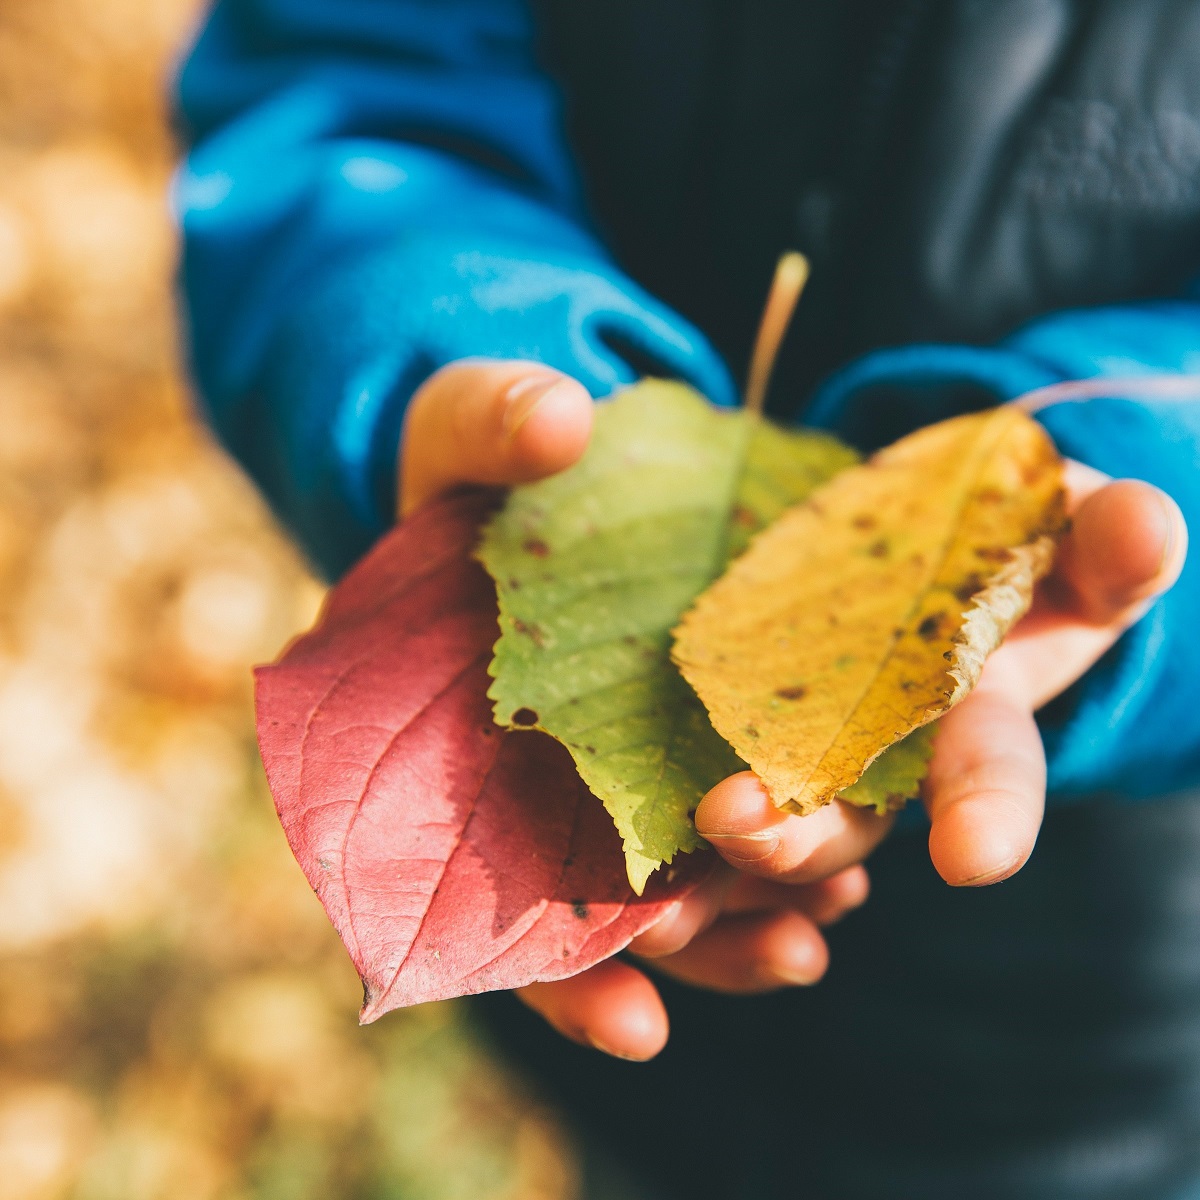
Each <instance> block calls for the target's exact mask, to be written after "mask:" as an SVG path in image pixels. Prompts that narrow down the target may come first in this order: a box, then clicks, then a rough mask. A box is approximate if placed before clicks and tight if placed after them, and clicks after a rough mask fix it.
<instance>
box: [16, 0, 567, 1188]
mask: <svg viewBox="0 0 1200 1200" xmlns="http://www.w3.org/2000/svg"><path fill="white" fill-rule="evenodd" d="M197 15H198V7H197V3H196V0H150V2H148V3H147V2H146V0H3V3H2V4H0V1198H2V1200H58V1198H60V1197H62V1198H70V1200H210V1198H211V1200H251V1198H253V1200H309V1198H312V1200H317V1198H320V1200H343V1198H346V1200H376V1198H379V1200H382V1198H385V1197H386V1198H388V1200H393V1198H395V1200H451V1198H454V1200H458V1198H462V1200H560V1198H561V1200H566V1198H568V1197H571V1196H573V1195H575V1192H576V1183H575V1178H574V1170H573V1167H572V1165H571V1159H570V1155H569V1153H568V1150H567V1147H566V1145H565V1143H564V1141H563V1138H562V1135H561V1133H560V1132H559V1130H558V1129H557V1127H556V1126H555V1125H554V1123H553V1121H552V1119H551V1118H550V1117H549V1116H548V1115H547V1114H546V1113H545V1112H544V1111H541V1110H540V1109H538V1108H537V1107H536V1106H535V1105H534V1104H533V1103H531V1101H530V1100H529V1099H528V1097H527V1096H525V1095H524V1094H523V1093H522V1092H521V1091H520V1089H519V1088H518V1087H517V1086H516V1085H515V1084H514V1082H513V1081H511V1080H509V1079H508V1078H506V1077H505V1076H504V1075H503V1074H502V1073H501V1072H500V1071H499V1070H498V1069H497V1067H496V1065H495V1064H494V1063H492V1062H491V1061H490V1060H489V1059H488V1058H487V1057H486V1055H485V1053H484V1051H483V1050H482V1048H481V1047H480V1046H479V1045H478V1044H477V1043H476V1042H475V1041H474V1040H473V1037H472V1035H471V1033H470V1030H469V1029H468V1028H467V1027H466V1026H465V1024H464V1022H463V1018H462V1013H461V1010H460V1009H459V1008H457V1007H456V1006H454V1005H439V1006H431V1007H429V1008H426V1009H421V1010H417V1011H414V1012H410V1013H401V1014H396V1015H394V1016H392V1017H389V1018H385V1020H384V1021H383V1022H381V1023H380V1024H379V1025H377V1026H374V1027H372V1028H371V1029H368V1030H359V1029H358V1027H357V1025H356V1023H355V1011H356V1006H357V1000H358V995H359V991H358V984H357V980H356V979H355V978H354V974H353V971H352V969H351V968H350V966H349V964H348V962H347V961H346V958H345V955H344V953H343V952H342V950H341V947H340V945H339V944H338V942H337V940H336V938H335V937H334V935H333V933H332V931H331V929H330V928H329V926H328V924H327V923H326V921H325V919H324V916H323V914H322V913H321V912H320V909H319V907H318V906H317V903H316V901H315V899H314V897H313V896H312V894H311V893H310V892H309V890H308V888H307V886H306V885H305V884H304V881H303V879H302V877H301V875H300V873H299V870H298V869H297V868H296V866H295V864H294V863H293V862H292V860H291V858H290V856H289V854H288V852H287V848H286V846H285V844H284V841H283V837H282V834H281V832H280V831H279V828H278V826H277V824H276V822H275V819H274V815H273V813H272V811H271V807H270V802H269V798H268V796H267V794H266V789H265V784H264V782H263V779H262V776H261V773H260V769H259V766H258V760H257V754H256V751H255V748H254V741H253V732H252V727H251V711H250V680H249V667H250V665H251V664H252V663H254V662H256V661H261V660H264V659H269V658H271V657H273V656H274V655H275V653H276V652H277V650H278V649H279V647H280V646H281V645H282V643H283V642H284V641H285V640H286V639H287V638H288V637H289V636H290V635H291V634H292V633H294V632H295V631H297V630H298V629H300V628H302V627H304V626H305V625H306V624H308V622H309V621H310V620H311V618H312V616H313V614H314V612H315V609H316V606H317V604H318V603H319V600H320V590H319V588H318V587H317V586H316V585H315V584H314V583H313V582H312V581H311V580H310V579H309V578H308V577H307V576H306V575H305V573H304V570H303V568H302V567H301V565H300V564H299V562H298V560H297V558H296V556H295V554H294V553H293V552H292V551H291V550H290V549H289V547H288V546H287V545H286V544H285V543H284V541H283V540H282V539H281V538H280V537H279V535H278V534H277V533H276V532H275V530H274V529H273V528H272V527H271V525H270V523H269V520H268V519H267V517H266V515H265V514H264V511H263V508H262V505H261V504H260V502H259V501H258V499H257V497H256V496H255V495H254V493H253V491H252V490H251V489H250V487H249V486H248V485H247V484H246V483H245V481H244V480H243V479H242V478H241V477H240V476H239V475H238V473H237V472H236V471H235V470H234V469H233V468H232V467H231V466H230V464H229V463H228V462H226V461H225V460H224V459H223V457H222V456H221V455H220V453H219V452H218V451H217V450H215V449H214V448H213V447H212V446H211V445H210V444H209V443H208V442H207V440H206V439H205V436H204V435H203V434H202V433H201V432H200V431H199V429H198V428H197V427H196V425H195V423H194V422H193V420H192V417H191V416H190V413H189V399H188V396H187V393H186V389H185V387H184V385H183V383H182V381H181V379H180V375H179V368H178V364H177V349H176V343H175V317H174V314H173V310H172V299H171V284H170V278H171V271H172V268H173V259H174V253H175V247H174V242H173V236H172V232H171V229H170V225H169V220H168V214H167V202H166V185H167V180H168V177H169V174H170V171H171V169H172V166H173V160H174V156H175V150H174V148H173V146H172V145H171V142H170V139H169V136H168V132H167V126H166V121H165V116H164V100H163V97H164V95H165V94H166V90H167V79H168V78H169V73H170V67H171V61H172V58H173V56H174V55H175V54H176V53H177V52H178V48H179V47H180V46H182V45H183V44H184V43H185V42H186V40H187V37H188V35H189V32H190V29H191V27H192V25H193V24H194V22H195V20H196V19H197Z"/></svg>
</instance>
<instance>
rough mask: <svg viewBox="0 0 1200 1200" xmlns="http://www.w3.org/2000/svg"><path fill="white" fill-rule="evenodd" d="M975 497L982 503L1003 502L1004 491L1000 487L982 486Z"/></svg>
mask: <svg viewBox="0 0 1200 1200" xmlns="http://www.w3.org/2000/svg"><path fill="white" fill-rule="evenodd" d="M975 499H976V500H978V501H979V503H980V504H1003V503H1004V493H1003V492H1002V491H1000V489H999V488H991V487H989V488H981V489H980V490H979V491H978V492H976V493H975Z"/></svg>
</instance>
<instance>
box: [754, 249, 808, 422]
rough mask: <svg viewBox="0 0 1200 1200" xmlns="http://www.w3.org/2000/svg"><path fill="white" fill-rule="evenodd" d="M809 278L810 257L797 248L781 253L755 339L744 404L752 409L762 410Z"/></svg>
mask: <svg viewBox="0 0 1200 1200" xmlns="http://www.w3.org/2000/svg"><path fill="white" fill-rule="evenodd" d="M807 282H808V259H807V258H805V257H804V255H803V254H800V253H799V252H798V251H796V250H789V251H788V252H787V253H786V254H784V255H782V256H781V257H780V259H779V263H778V264H777V265H776V267H775V278H774V279H772V280H771V290H770V292H768V293H767V303H766V305H765V307H764V308H763V315H762V320H761V321H760V322H759V325H758V336H757V337H756V338H755V339H754V354H753V355H752V356H751V359H750V374H749V376H748V377H747V379H746V399H745V402H744V407H745V408H746V409H747V410H748V411H749V412H752V413H760V414H761V413H762V411H763V405H764V404H765V403H766V400H767V386H768V385H769V384H770V382H771V372H772V371H773V370H774V369H775V359H776V358H777V357H778V355H779V347H780V346H781V345H782V344H783V335H784V334H785V333H787V328H788V325H790V324H791V320H792V314H793V313H794V312H795V311H796V305H797V304H798V303H799V301H800V296H801V294H802V293H803V291H804V285H805V284H806V283H807Z"/></svg>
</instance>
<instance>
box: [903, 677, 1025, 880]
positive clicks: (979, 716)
mask: <svg viewBox="0 0 1200 1200" xmlns="http://www.w3.org/2000/svg"><path fill="white" fill-rule="evenodd" d="M991 668H992V663H991V662H989V663H988V666H987V667H986V668H985V669H984V676H983V679H982V680H981V681H980V684H979V687H978V688H977V689H976V690H975V691H974V692H972V693H971V695H969V696H968V697H967V698H966V699H965V700H964V701H963V702H962V703H961V704H960V705H958V707H957V708H954V709H951V710H950V712H948V713H947V714H946V715H945V716H944V717H942V719H941V721H940V722H939V723H938V732H937V737H936V739H935V741H934V753H933V761H932V763H931V765H930V771H929V775H928V777H927V778H926V780H925V785H924V796H925V804H926V808H927V809H928V812H929V818H930V822H931V828H930V831H929V855H930V858H931V859H932V860H933V865H934V867H935V868H936V869H937V872H938V874H939V875H941V877H942V878H943V879H944V880H945V881H946V882H947V883H949V884H953V885H954V886H955V887H977V886H982V885H984V884H989V883H998V882H999V881H1000V880H1002V879H1007V878H1008V877H1009V876H1010V875H1013V874H1015V873H1016V872H1017V871H1019V870H1020V869H1021V867H1022V866H1024V864H1025V862H1026V860H1027V859H1028V858H1029V855H1030V854H1031V853H1032V852H1033V845H1034V842H1035V841H1036V840H1037V835H1038V830H1039V829H1040V828H1041V824H1042V814H1043V811H1044V808H1045V799H1046V759H1045V753H1044V751H1043V749H1042V739H1041V736H1040V734H1039V733H1038V729H1037V725H1036V724H1035V723H1034V719H1033V715H1032V713H1031V712H1030V711H1029V708H1028V706H1027V705H1025V704H1024V703H1023V701H1022V700H1021V698H1020V696H1019V695H1016V694H1014V693H1015V690H1016V689H1015V688H1014V687H1012V686H1011V685H1009V684H1008V683H1007V681H1005V680H1003V679H999V680H998V679H997V677H996V675H995V674H994V673H993V675H992V676H991V677H989V674H988V672H989V670H991Z"/></svg>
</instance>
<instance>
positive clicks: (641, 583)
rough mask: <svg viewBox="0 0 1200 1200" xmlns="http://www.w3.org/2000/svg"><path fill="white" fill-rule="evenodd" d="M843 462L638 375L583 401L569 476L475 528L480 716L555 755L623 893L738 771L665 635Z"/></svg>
mask: <svg viewBox="0 0 1200 1200" xmlns="http://www.w3.org/2000/svg"><path fill="white" fill-rule="evenodd" d="M856 461H857V456H856V455H855V454H854V452H853V451H852V450H850V449H848V448H847V447H845V446H843V445H842V444H841V443H840V442H838V441H836V440H835V439H833V438H831V437H828V436H826V435H824V434H818V433H813V432H795V433H793V432H786V431H784V430H781V429H779V428H777V427H775V426H773V425H771V424H769V423H768V422H766V421H764V420H762V419H761V418H759V417H756V416H753V415H752V414H749V413H746V412H743V411H734V410H722V409H717V408H714V407H713V406H712V405H710V404H708V403H707V402H706V401H705V400H704V399H703V398H702V397H701V396H699V395H698V394H697V393H696V392H694V391H692V390H691V389H689V388H687V387H684V386H683V385H681V384H677V383H667V382H663V381H659V380H648V381H646V382H644V383H641V384H639V385H638V386H636V387H633V388H630V389H628V390H627V391H624V392H622V393H621V394H620V395H618V396H617V397H616V398H615V399H613V400H611V401H608V402H606V403H602V404H600V405H598V406H597V409H596V425H595V431H594V433H593V437H592V443H591V445H590V447H589V448H588V451H587V453H586V454H585V456H584V457H583V459H582V460H581V461H580V462H579V463H578V464H577V465H576V466H575V467H573V468H572V469H571V470H569V471H566V472H564V473H563V474H561V475H557V476H555V477H554V478H552V479H547V480H544V481H543V482H540V483H536V484H532V485H529V486H527V487H521V488H517V489H515V490H514V491H513V492H512V493H511V495H510V496H509V498H508V502H507V503H506V505H505V507H504V508H503V509H502V510H501V512H500V513H498V514H497V515H496V517H494V518H493V520H492V521H491V523H490V524H489V525H488V526H487V527H486V529H485V531H484V535H483V541H482V544H481V547H480V550H479V558H480V560H481V561H482V562H483V564H484V566H485V567H486V568H487V570H488V571H489V572H490V574H491V575H492V577H493V579H495V581H496V587H497V591H498V593H499V600H500V628H501V636H500V640H499V642H497V644H496V653H495V658H494V660H493V662H492V667H491V673H492V675H493V677H494V680H495V682H494V683H493V684H492V687H491V689H490V691H489V693H488V694H489V696H490V697H491V698H492V699H493V700H494V701H495V715H496V721H497V723H498V724H500V725H503V726H507V727H513V728H526V729H533V728H536V729H541V730H544V731H545V732H546V733H549V734H551V735H552V736H553V737H556V738H558V740H559V741H561V742H562V743H563V744H564V745H565V746H566V747H567V748H568V749H569V750H570V752H571V754H572V756H573V757H574V759H575V763H576V765H577V767H578V769H579V773H580V775H581V776H582V777H583V779H584V781H585V782H586V783H587V785H588V786H589V787H590V788H591V789H592V791H593V792H595V794H596V795H597V796H599V797H600V799H601V800H602V801H603V802H604V805H605V807H606V808H607V809H608V811H609V813H610V814H611V815H612V817H613V820H614V821H615V822H616V826H617V829H618V830H619V831H620V834H621V837H622V838H623V840H624V845H625V857H626V866H627V868H628V872H629V881H630V883H631V884H632V885H633V888H634V890H635V891H637V892H638V893H639V894H640V893H641V891H642V889H643V887H644V886H645V883H646V880H647V879H648V878H649V877H650V875H651V873H652V872H653V871H654V870H656V869H657V868H658V867H659V866H660V865H661V864H662V863H663V862H670V861H671V860H672V859H673V858H674V856H675V854H676V853H677V852H679V851H681V850H682V851H687V850H693V849H695V848H696V847H697V846H699V845H700V844H701V839H700V837H699V835H698V834H697V833H696V830H695V827H694V825H693V824H692V821H691V817H690V814H691V812H692V810H693V809H694V808H695V807H696V804H697V803H698V802H699V800H700V798H701V797H702V796H703V795H704V793H705V792H706V791H707V790H708V789H709V788H710V787H712V785H713V784H715V783H717V782H718V781H719V780H720V779H722V778H724V777H725V776H726V775H729V774H731V773H732V772H735V771H739V770H743V769H744V766H745V764H744V763H742V762H741V760H740V759H739V758H738V757H737V756H736V754H734V752H733V751H732V749H730V747H729V746H728V745H727V744H726V742H725V741H724V739H723V738H721V737H720V736H719V735H718V734H717V733H716V732H715V731H714V730H713V728H712V726H711V724H710V723H709V720H708V715H707V713H706V712H705V710H704V706H703V705H702V704H701V703H700V701H699V700H698V699H697V698H696V696H695V693H693V691H692V690H691V688H690V687H689V686H688V685H687V683H685V682H684V680H683V679H682V678H681V677H680V675H679V673H678V672H677V671H676V669H675V667H674V666H673V665H672V663H671V659H670V643H671V636H670V632H671V629H672V627H673V626H674V625H675V624H676V622H677V621H678V620H679V617H680V615H681V614H682V613H683V612H684V610H685V609H686V608H687V607H688V606H689V605H690V604H691V602H692V601H693V600H694V599H695V597H696V596H697V595H698V594H699V593H700V592H701V591H703V590H704V588H705V587H707V586H708V585H709V584H710V583H711V582H712V581H713V580H714V579H715V578H716V577H717V576H718V575H720V573H721V572H722V571H723V570H724V568H725V566H726V565H727V563H728V562H729V560H730V558H731V557H732V556H734V555H735V554H738V553H740V552H741V551H742V550H743V549H744V548H745V546H746V544H747V542H748V541H749V539H750V538H751V537H752V536H753V534H755V533H756V532H758V530H760V529H762V528H763V527H764V526H766V525H767V524H769V523H770V522H771V521H773V520H774V519H775V518H776V517H777V516H778V515H779V514H780V513H781V512H782V511H783V510H784V509H785V508H787V507H789V506H790V505H792V504H795V503H797V502H799V501H800V500H803V499H804V498H805V497H806V496H807V495H808V494H809V493H810V492H811V491H812V490H813V489H814V488H816V487H817V486H819V485H820V484H821V483H823V482H825V481H826V480H827V479H829V478H830V477H831V476H832V475H834V474H836V473H837V472H838V471H840V470H842V469H843V468H844V467H847V466H850V465H851V464H853V463H854V462H856Z"/></svg>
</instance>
